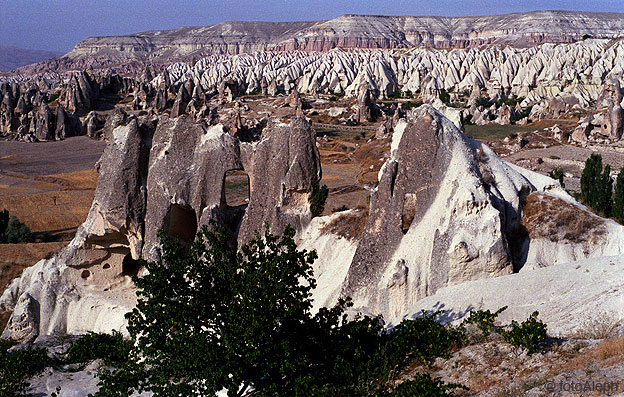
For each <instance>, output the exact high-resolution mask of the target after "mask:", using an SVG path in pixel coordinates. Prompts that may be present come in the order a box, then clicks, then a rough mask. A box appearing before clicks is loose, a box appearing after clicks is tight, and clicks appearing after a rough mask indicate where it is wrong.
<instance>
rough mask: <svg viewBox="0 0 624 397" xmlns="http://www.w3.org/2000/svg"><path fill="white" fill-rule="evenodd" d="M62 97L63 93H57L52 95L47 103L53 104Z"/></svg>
mask: <svg viewBox="0 0 624 397" xmlns="http://www.w3.org/2000/svg"><path fill="white" fill-rule="evenodd" d="M60 96H61V91H57V92H55V93H54V94H52V95H50V97H49V98H48V100H47V101H46V102H48V103H52V102H54V101H56V100H57V99H58V98H59V97H60Z"/></svg>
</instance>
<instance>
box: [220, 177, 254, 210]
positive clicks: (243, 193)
mask: <svg viewBox="0 0 624 397" xmlns="http://www.w3.org/2000/svg"><path fill="white" fill-rule="evenodd" d="M249 192H250V190H249V175H247V173H246V172H245V171H243V170H231V171H228V172H226V173H225V176H224V177H223V195H222V196H223V197H222V202H223V204H225V205H227V206H228V207H239V206H241V205H244V206H246V205H247V204H248V203H249Z"/></svg>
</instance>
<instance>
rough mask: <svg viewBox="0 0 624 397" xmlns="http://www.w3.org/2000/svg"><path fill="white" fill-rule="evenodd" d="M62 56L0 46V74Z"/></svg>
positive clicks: (58, 53) (57, 53) (59, 53)
mask: <svg viewBox="0 0 624 397" xmlns="http://www.w3.org/2000/svg"><path fill="white" fill-rule="evenodd" d="M62 55H63V53H62V52H55V51H43V50H28V49H25V48H17V47H3V46H0V72H9V71H11V70H14V69H16V68H19V67H20V66H25V65H30V64H31V63H36V62H41V61H45V60H47V59H50V58H56V57H60V56H62Z"/></svg>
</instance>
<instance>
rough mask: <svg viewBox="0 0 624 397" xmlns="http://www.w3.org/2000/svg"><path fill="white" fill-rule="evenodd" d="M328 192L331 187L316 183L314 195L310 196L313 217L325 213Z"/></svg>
mask: <svg viewBox="0 0 624 397" xmlns="http://www.w3.org/2000/svg"><path fill="white" fill-rule="evenodd" d="M328 194H329V189H328V188H327V186H325V185H323V186H321V187H319V186H318V185H316V186H314V188H313V189H312V195H311V196H310V212H311V213H312V217H313V218H314V217H317V216H321V214H322V213H323V210H324V209H325V201H327V195H328Z"/></svg>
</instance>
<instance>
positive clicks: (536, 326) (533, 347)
mask: <svg viewBox="0 0 624 397" xmlns="http://www.w3.org/2000/svg"><path fill="white" fill-rule="evenodd" d="M538 315H539V312H537V311H535V312H533V313H532V314H531V315H530V316H529V318H528V319H527V320H525V321H523V322H522V323H521V324H518V322H516V321H512V322H511V329H510V330H501V335H502V336H503V338H504V339H505V340H506V341H507V342H509V343H511V344H512V345H514V346H516V347H524V348H525V349H527V351H528V352H529V354H532V353H535V352H537V350H538V349H539V347H540V345H541V344H542V343H543V342H544V341H545V340H546V338H547V337H548V334H547V333H546V324H544V323H543V322H541V321H540V320H538V319H537V316H538Z"/></svg>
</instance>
